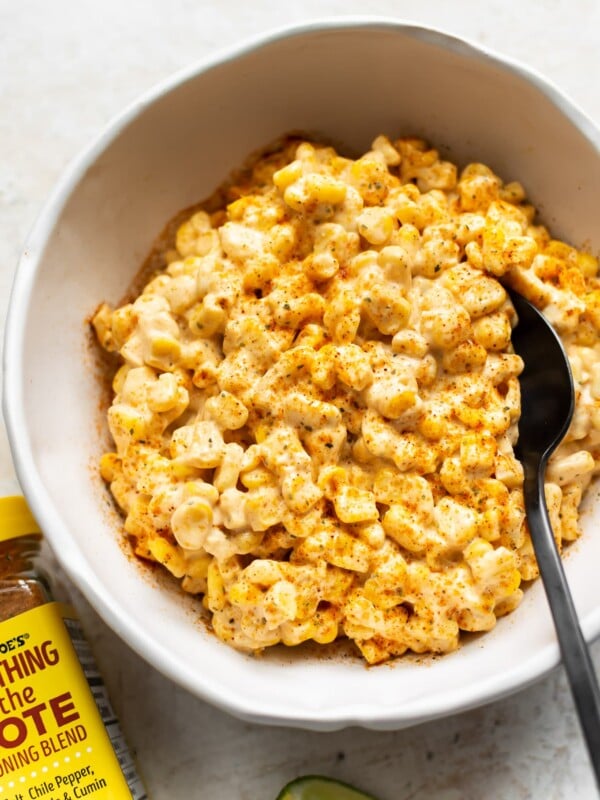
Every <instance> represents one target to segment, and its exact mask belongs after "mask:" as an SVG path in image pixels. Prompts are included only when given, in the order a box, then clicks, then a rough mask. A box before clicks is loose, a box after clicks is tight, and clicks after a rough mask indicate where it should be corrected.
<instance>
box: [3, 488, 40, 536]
mask: <svg viewBox="0 0 600 800" xmlns="http://www.w3.org/2000/svg"><path fill="white" fill-rule="evenodd" d="M41 532H42V531H41V529H40V527H39V525H38V524H37V522H36V521H35V519H34V517H33V514H32V513H31V511H30V510H29V506H28V505H27V501H26V500H25V498H24V497H21V495H14V496H12V497H0V542H4V541H6V540H7V539H16V538H17V537H18V536H26V535H27V534H28V533H41Z"/></svg>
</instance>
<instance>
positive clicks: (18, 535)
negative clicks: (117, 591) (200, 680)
mask: <svg viewBox="0 0 600 800" xmlns="http://www.w3.org/2000/svg"><path fill="white" fill-rule="evenodd" d="M41 540H42V535H41V531H40V529H39V527H38V525H37V523H36V522H35V520H34V518H33V516H32V514H31V512H30V511H29V508H28V507H27V504H26V502H25V500H24V499H23V497H20V496H12V497H0V798H7V799H8V800H26V799H27V798H33V799H34V800H78V798H84V797H92V798H94V800H146V797H147V796H146V793H145V790H144V787H143V785H142V782H141V780H140V778H139V776H138V775H137V772H136V769H135V765H134V763H133V760H132V758H131V755H130V753H129V751H128V749H127V745H126V743H125V740H124V738H123V734H122V733H121V729H120V726H119V723H118V721H117V719H116V717H115V714H114V712H113V710H112V707H111V705H110V702H109V699H108V696H107V693H106V689H105V687H104V684H103V682H102V679H101V677H100V674H99V673H98V670H97V668H96V665H95V662H94V659H93V657H92V654H91V651H90V648H89V645H88V643H87V641H86V640H85V638H84V637H83V635H82V631H81V626H80V624H79V622H78V620H77V616H76V614H75V612H74V611H73V609H72V608H71V607H70V606H68V605H65V604H63V603H57V602H54V601H53V600H52V597H51V595H50V591H49V588H48V586H47V584H46V582H45V580H44V579H43V578H42V577H41V576H40V574H39V573H38V572H36V569H35V559H36V556H37V555H38V554H39V550H40V544H41Z"/></svg>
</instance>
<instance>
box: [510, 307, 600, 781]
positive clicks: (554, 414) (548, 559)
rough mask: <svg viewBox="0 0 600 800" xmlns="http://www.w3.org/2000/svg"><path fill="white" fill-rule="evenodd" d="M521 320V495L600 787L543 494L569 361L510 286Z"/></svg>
mask: <svg viewBox="0 0 600 800" xmlns="http://www.w3.org/2000/svg"><path fill="white" fill-rule="evenodd" d="M509 295H510V298H511V300H512V303H513V305H514V307H515V310H516V312H517V315H518V318H519V321H518V324H517V326H516V328H515V329H514V330H513V333H512V343H513V347H514V349H515V352H516V353H518V355H520V356H521V358H522V359H523V361H524V365H525V366H524V369H523V373H522V375H521V377H520V384H521V418H520V420H519V440H518V443H517V447H516V455H517V457H518V458H519V460H520V461H521V463H522V464H523V471H524V481H523V494H524V498H525V510H526V513H527V521H528V524H529V529H530V532H531V539H532V542H533V547H534V550H535V555H536V559H537V563H538V566H539V569H540V574H541V576H542V581H543V584H544V589H545V591H546V596H547V598H548V604H549V606H550V611H551V612H552V617H553V619H554V625H555V628H556V633H557V636H558V642H559V646H560V651H561V655H562V660H563V663H564V666H565V670H566V673H567V678H568V680H569V684H570V687H571V692H572V694H573V699H574V701H575V706H576V709H577V713H578V715H579V720H580V722H581V727H582V730H583V734H584V737H585V740H586V744H587V747H588V752H589V755H590V759H591V762H592V766H593V768H594V772H595V776H596V782H597V784H598V787H599V789H600V689H599V688H598V681H597V678H596V674H595V671H594V666H593V663H592V660H591V657H590V653H589V649H588V646H587V643H586V641H585V639H584V637H583V634H582V632H581V628H580V626H579V620H578V618H577V612H576V610H575V606H574V603H573V599H572V597H571V592H570V590H569V586H568V583H567V580H566V577H565V573H564V570H563V566H562V561H561V558H560V554H559V552H558V550H557V547H556V541H555V538H554V534H553V532H552V528H551V526H550V520H549V518H548V510H547V508H546V501H545V496H544V474H545V470H546V463H547V461H548V458H549V457H550V455H551V454H552V453H553V452H554V450H555V449H556V448H557V446H558V445H559V444H560V442H561V441H562V439H563V438H564V436H565V434H566V433H567V430H568V428H569V425H570V423H571V419H572V416H573V410H574V406H575V389H574V385H573V376H572V374H571V368H570V365H569V359H568V357H567V354H566V352H565V350H564V348H563V345H562V342H561V341H560V339H559V337H558V335H557V334H556V332H555V331H554V329H553V328H552V326H551V325H550V323H549V322H548V321H547V320H546V318H545V317H544V316H543V314H541V312H539V311H538V310H537V309H536V308H535V307H534V306H533V305H532V304H531V303H530V302H529V301H528V300H525V298H523V297H522V296H521V295H519V294H517V293H516V292H512V291H509Z"/></svg>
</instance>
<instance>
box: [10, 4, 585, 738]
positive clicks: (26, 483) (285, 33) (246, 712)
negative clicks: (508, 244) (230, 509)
mask: <svg viewBox="0 0 600 800" xmlns="http://www.w3.org/2000/svg"><path fill="white" fill-rule="evenodd" d="M359 28H362V29H373V30H377V29H379V30H388V31H393V32H396V33H400V34H404V35H406V36H408V37H411V38H415V39H417V40H421V41H424V42H426V43H430V44H433V45H435V46H436V47H438V48H440V49H441V50H446V51H451V52H455V53H457V54H459V55H462V56H465V57H467V58H469V59H472V60H475V61H477V60H478V61H483V62H487V63H490V64H492V65H494V66H496V67H498V68H499V69H501V70H503V71H508V72H510V73H512V74H513V75H515V76H516V77H518V78H519V79H521V80H522V81H525V82H526V83H529V84H530V85H532V86H533V87H534V88H535V89H537V90H538V91H539V92H540V93H541V94H542V95H544V96H545V97H546V98H547V99H548V100H549V101H550V102H551V103H552V104H553V105H554V106H555V107H556V108H557V109H558V111H559V112H560V113H561V114H562V115H563V116H565V117H566V118H567V119H568V120H569V121H570V122H571V124H572V125H573V126H574V127H575V128H576V129H577V130H578V131H579V132H580V133H581V134H582V135H583V136H584V137H585V138H586V139H587V140H588V141H589V142H590V143H591V144H592V146H593V147H594V148H595V150H596V151H597V152H598V154H599V155H600V131H599V130H598V128H597V127H596V125H595V124H594V123H593V122H592V120H591V119H590V118H589V117H588V116H587V115H586V114H585V113H584V112H583V111H582V110H581V109H580V108H579V107H578V106H577V105H576V104H575V103H573V102H572V101H571V100H570V99H569V98H568V97H567V96H566V95H565V94H564V93H563V92H562V91H561V90H560V89H559V88H558V87H557V86H556V85H554V84H553V83H552V82H551V81H549V80H548V79H547V78H545V77H543V76H542V75H541V74H540V73H539V72H537V71H536V70H535V69H532V68H531V67H529V66H526V65H524V64H522V63H521V62H519V61H517V60H515V59H513V58H510V57H506V56H504V55H501V54H499V53H497V52H495V51H493V50H491V49H488V48H487V47H484V46H482V45H480V44H476V43H474V42H472V41H470V40H468V39H465V38H462V37H458V36H456V35H455V34H452V33H448V32H445V31H443V30H441V29H437V28H433V27H429V26H425V25H420V24H416V23H414V22H412V21H408V20H404V19H402V18H396V17H389V16H372V15H369V16H356V15H352V16H351V15H348V16H344V17H322V18H314V19H311V20H308V21H305V22H302V23H300V24H294V25H286V26H279V27H276V28H273V29H272V30H269V31H266V32H264V33H261V34H259V35H255V36H252V37H248V38H246V39H243V40H241V41H239V42H238V43H234V44H233V45H231V46H229V47H226V48H223V49H220V50H218V51H216V52H214V53H212V54H211V55H209V56H208V57H206V58H203V59H199V60H196V61H194V62H192V63H191V64H189V65H187V66H185V67H184V68H182V69H180V70H178V71H176V72H174V73H173V74H172V75H170V76H168V77H166V78H165V79H163V80H162V81H159V82H158V83H157V84H155V85H154V86H153V87H151V88H150V89H148V90H147V91H145V92H144V93H142V94H141V95H140V96H139V97H138V98H137V99H134V100H133V101H132V102H131V103H130V104H129V105H128V106H126V107H125V109H124V110H123V111H121V112H120V113H119V114H117V115H116V116H114V117H113V118H112V119H111V120H109V122H108V123H107V124H106V125H105V126H104V128H103V129H102V131H101V132H100V133H99V134H98V135H97V136H96V137H95V138H94V139H92V141H91V142H90V143H89V144H88V145H87V146H86V147H85V148H84V149H83V150H82V151H81V152H80V153H79V155H77V156H76V157H75V158H74V159H73V160H72V161H71V162H70V164H69V165H68V166H67V167H66V169H65V170H64V171H63V173H62V175H61V177H60V178H59V180H58V182H57V183H56V185H55V188H54V190H53V191H52V192H51V194H50V195H49V197H48V199H47V201H46V202H45V204H44V206H43V207H42V210H41V212H40V213H39V216H38V217H37V220H36V221H35V223H34V225H33V228H32V230H31V232H30V233H29V235H28V237H27V239H26V243H25V245H24V248H23V252H22V255H21V257H20V259H19V262H18V264H17V269H16V272H15V276H14V280H13V285H12V289H11V294H10V300H9V307H8V311H7V317H6V325H5V333H4V348H3V373H4V381H3V398H2V404H3V412H4V419H5V422H6V428H7V434H8V439H9V444H10V448H11V451H12V456H13V461H14V466H15V471H16V473H17V476H18V479H19V481H20V483H21V486H22V488H23V491H24V494H25V496H26V497H27V500H28V502H29V504H30V506H31V509H32V511H33V514H34V516H35V517H36V518H37V519H39V520H41V523H42V525H43V527H44V530H45V531H46V534H47V538H48V540H49V542H50V545H51V547H52V549H53V550H54V552H55V553H56V556H57V558H58V560H59V562H60V564H61V566H62V567H63V569H64V570H65V572H66V573H67V575H68V576H69V578H70V579H71V580H72V581H73V583H74V584H75V586H77V587H78V589H79V590H80V591H81V592H82V594H83V595H84V597H85V598H86V599H87V600H88V601H89V602H90V604H91V605H92V606H93V607H94V608H95V610H96V611H97V612H98V614H99V615H100V616H101V617H102V618H103V620H104V621H105V622H106V623H107V624H108V625H109V627H110V628H111V629H112V630H113V631H114V632H115V633H116V634H117V635H118V636H119V637H120V638H121V639H123V640H124V641H125V642H127V644H128V645H129V646H130V647H131V648H132V649H133V650H134V651H135V652H137V653H138V654H139V655H140V656H142V658H144V659H145V660H146V661H148V662H149V663H150V664H151V665H152V666H154V667H155V668H156V669H157V670H159V671H160V672H161V673H163V674H164V675H165V676H167V677H168V678H170V679H171V680H173V681H175V682H176V683H178V684H179V685H181V686H183V687H184V688H185V689H187V690H188V691H190V692H191V693H192V694H195V695H196V696H199V697H201V698H202V699H204V700H206V701H208V702H210V703H211V704H213V705H215V706H217V707H219V708H221V709H223V710H225V711H227V712H229V713H231V714H233V715H234V716H237V717H240V718H243V719H246V720H249V721H251V722H259V723H264V724H278V725H290V726H295V727H305V728H311V729H320V730H335V729H339V728H343V727H346V726H350V725H361V726H364V727H373V728H381V729H384V728H399V727H404V726H408V725H412V724H417V723H418V722H422V721H425V720H429V719H434V718H436V717H441V716H446V715H449V714H452V713H457V712H460V711H464V710H467V709H469V708H473V707H475V706H478V705H482V704H485V703H487V702H491V701H493V700H497V699H499V698H501V697H504V696H506V695H508V694H511V693H513V692H515V691H517V690H519V689H521V688H524V687H525V686H528V685H530V684H531V683H533V682H535V681H537V680H538V679H540V678H541V677H543V676H544V675H546V674H547V673H548V672H550V671H551V670H552V669H553V668H554V667H556V665H557V664H558V662H559V649H558V644H557V643H556V641H552V642H551V643H549V644H548V645H546V646H544V647H543V648H541V649H540V650H539V651H538V652H537V653H536V654H535V655H534V656H532V657H531V658H529V659H528V660H527V662H525V663H518V664H517V666H515V667H513V668H511V669H509V670H506V671H505V672H503V673H502V674H501V675H500V676H498V675H495V676H493V678H484V679H482V680H478V681H477V682H475V683H473V684H470V685H469V686H463V687H460V689H456V690H453V691H452V692H449V693H448V696H447V697H446V698H445V700H444V701H443V702H440V698H439V696H437V697H435V698H434V701H433V702H432V701H430V700H429V699H428V698H427V697H426V696H425V697H420V698H418V699H417V700H414V701H412V702H410V703H404V704H403V705H402V706H401V707H394V706H392V707H386V708H381V707H374V706H369V705H365V704H360V703H357V704H355V705H352V706H350V705H344V706H343V707H339V708H338V710H337V713H335V714H334V713H332V711H331V709H329V708H327V709H324V710H320V709H308V708H304V709H300V708H297V707H295V706H293V704H292V705H290V706H289V707H287V708H285V707H282V706H281V705H280V704H279V705H277V706H276V707H275V706H274V707H270V708H266V707H265V705H264V703H262V702H261V703H256V702H255V701H253V700H252V698H251V697H249V696H248V693H244V692H243V691H241V690H240V691H232V690H231V689H230V688H229V687H227V688H225V687H224V686H223V685H222V684H219V685H215V683H214V681H213V682H211V681H208V680H207V679H206V677H205V676H203V675H202V674H201V673H199V672H197V671H193V670H191V669H190V668H186V667H185V666H184V665H182V664H181V663H178V662H177V661H176V660H174V659H172V658H171V657H170V654H169V651H168V650H167V649H166V648H164V647H162V646H161V645H160V644H159V643H158V642H156V641H155V640H154V639H153V638H152V636H149V635H147V634H146V633H145V632H144V630H142V629H140V628H139V627H138V626H136V625H135V624H134V623H133V619H132V618H131V617H130V616H129V614H128V612H127V609H123V608H122V607H121V606H120V605H119V604H118V603H117V602H116V601H114V600H113V599H112V598H111V596H110V594H109V593H107V592H106V591H105V589H104V587H103V585H102V583H101V582H100V580H99V579H98V578H97V577H96V575H95V574H94V572H93V570H92V569H91V567H89V566H88V564H87V562H86V560H85V558H84V557H83V555H82V553H81V551H80V550H79V548H78V547H77V546H76V545H74V543H73V540H72V538H71V537H70V535H69V532H68V529H67V527H66V526H65V525H64V523H63V522H62V520H61V518H60V514H59V513H58V511H57V509H56V508H55V507H54V505H53V502H52V500H51V498H50V496H49V494H48V492H47V491H46V489H45V487H44V486H43V483H42V480H41V477H40V475H39V473H38V471H37V469H36V467H35V461H34V456H33V449H32V445H31V441H30V438H29V435H28V432H27V427H26V424H25V415H24V413H23V408H24V404H23V391H22V389H23V384H22V374H21V368H22V364H23V342H24V333H25V325H24V320H25V314H26V310H27V307H28V303H29V298H30V295H31V292H32V290H33V287H34V284H35V278H36V274H37V270H38V266H39V264H40V262H41V259H42V257H43V253H44V250H45V246H46V243H47V241H48V240H49V238H50V237H51V235H52V233H53V230H54V227H55V225H56V222H57V220H58V218H59V216H60V214H61V213H62V211H63V209H64V207H65V205H66V203H67V201H68V199H69V197H70V196H71V194H72V192H73V191H74V190H75V188H76V186H77V185H78V183H79V182H80V181H81V179H82V178H83V177H84V176H85V173H86V172H87V170H88V169H89V167H90V166H91V165H92V164H93V163H94V161H95V160H96V159H97V158H98V156H99V155H100V154H101V153H102V152H103V151H104V150H105V149H106V148H107V147H108V146H109V145H110V144H111V143H112V141H113V140H114V139H115V138H116V137H117V136H118V135H119V134H120V132H121V131H122V130H123V129H124V128H125V127H126V126H127V125H128V124H129V123H130V122H132V121H133V120H134V119H135V118H136V117H137V116H138V115H139V114H140V113H141V112H142V111H144V110H145V109H146V108H147V107H148V106H150V105H152V104H153V103H154V102H156V101H157V100H159V99H160V98H161V97H162V96H164V95H165V94H168V93H169V92H170V91H172V90H174V89H176V88H177V87H179V86H181V85H183V84H184V83H186V82H188V81H190V80H193V79H194V78H195V77H196V76H198V75H199V74H201V73H204V72H207V71H209V70H211V69H213V68H215V67H218V66H221V65H223V64H226V63H228V62H231V61H234V60H236V59H237V58H240V57H243V56H245V55H248V54H250V53H252V52H254V51H256V50H259V49H261V48H263V47H265V46H267V45H270V44H273V43H276V42H278V41H282V40H284V39H290V38H294V37H302V36H306V35H309V34H311V33H316V32H324V31H325V32H335V31H346V30H352V29H359ZM581 624H582V629H583V631H584V635H585V637H586V639H587V640H588V641H591V640H592V639H593V638H595V637H596V636H598V634H599V633H600V605H599V607H598V608H597V609H596V610H595V611H592V612H590V613H588V614H587V615H586V616H585V618H583V619H582V620H581Z"/></svg>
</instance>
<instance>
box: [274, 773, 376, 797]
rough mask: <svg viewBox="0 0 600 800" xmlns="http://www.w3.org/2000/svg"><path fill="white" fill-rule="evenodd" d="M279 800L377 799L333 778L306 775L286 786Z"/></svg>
mask: <svg viewBox="0 0 600 800" xmlns="http://www.w3.org/2000/svg"><path fill="white" fill-rule="evenodd" d="M277 800H375V798H374V797H373V796H372V795H370V794H364V792H359V791H358V789H354V788H353V787H352V786H349V785H348V784H347V783H340V782H339V781H334V780H333V779H332V778H322V777H321V776H320V775H305V776H304V777H302V778H296V780H295V781H292V782H291V783H288V785H287V786H284V787H283V789H282V790H281V792H280V793H279V795H278V796H277Z"/></svg>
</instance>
